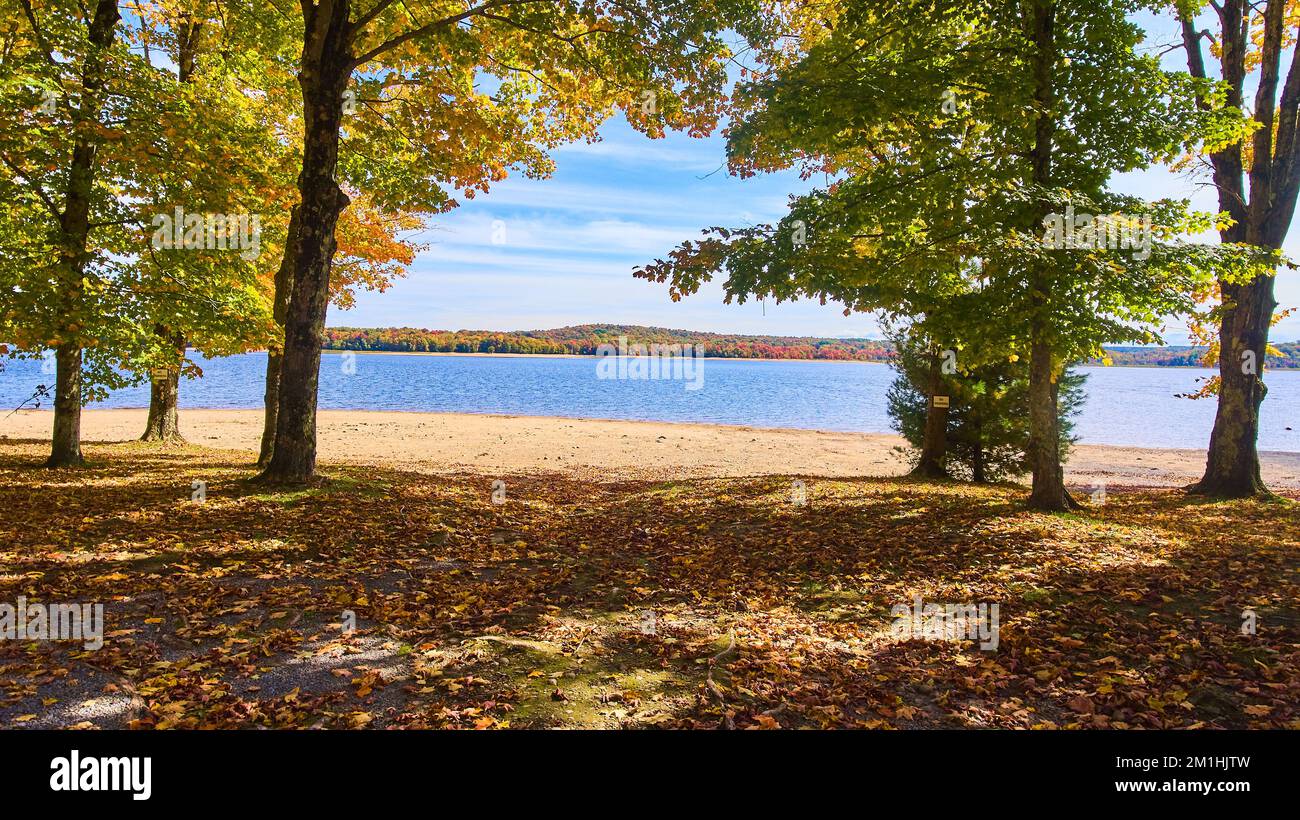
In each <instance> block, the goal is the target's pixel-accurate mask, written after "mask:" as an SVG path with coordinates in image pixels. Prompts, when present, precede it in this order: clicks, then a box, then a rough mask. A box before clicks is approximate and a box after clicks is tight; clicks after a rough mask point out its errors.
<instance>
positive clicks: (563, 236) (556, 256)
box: [328, 18, 1300, 343]
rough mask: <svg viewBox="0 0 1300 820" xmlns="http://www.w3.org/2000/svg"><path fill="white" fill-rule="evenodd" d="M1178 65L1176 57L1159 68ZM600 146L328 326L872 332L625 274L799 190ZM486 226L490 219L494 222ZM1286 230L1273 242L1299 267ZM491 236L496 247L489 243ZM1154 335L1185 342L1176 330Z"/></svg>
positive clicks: (560, 157)
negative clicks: (671, 291)
mask: <svg viewBox="0 0 1300 820" xmlns="http://www.w3.org/2000/svg"><path fill="white" fill-rule="evenodd" d="M1143 22H1144V24H1145V25H1146V26H1147V29H1148V34H1149V40H1148V45H1149V46H1151V47H1152V48H1160V47H1162V46H1163V45H1167V44H1169V43H1171V42H1173V41H1174V40H1173V38H1174V36H1175V33H1176V29H1175V28H1174V26H1173V25H1172V24H1171V22H1170V21H1164V22H1156V21H1154V20H1153V19H1150V18H1148V19H1146V20H1144V21H1143ZM1171 58H1172V60H1174V61H1175V62H1173V63H1171V67H1177V63H1176V60H1178V59H1181V58H1182V52H1181V51H1178V52H1175V53H1173V54H1172V55H1170V57H1169V58H1166V59H1167V60H1168V59H1171ZM601 136H602V141H600V142H597V143H594V144H575V145H569V146H565V147H562V148H560V149H557V150H556V152H555V153H554V157H555V160H556V170H555V173H554V174H553V175H552V176H551V177H550V178H548V179H544V180H529V179H525V178H523V177H512V178H510V179H508V180H506V181H505V182H503V183H500V184H498V185H497V186H496V187H494V188H493V189H492V191H491V192H490V193H489V194H487V195H486V196H480V197H479V198H477V199H475V200H468V201H462V205H461V207H460V208H457V209H456V210H455V211H453V212H451V213H449V214H445V215H442V216H439V217H437V218H435V219H433V220H431V221H430V222H429V230H427V231H425V232H423V234H422V235H421V236H420V237H419V238H420V240H421V241H422V242H425V243H428V245H429V248H428V249H427V250H426V251H424V252H423V253H421V254H420V255H419V257H418V258H417V259H416V261H415V263H414V264H413V265H412V266H411V269H410V271H409V273H408V275H407V276H406V277H405V278H403V279H400V280H397V281H396V282H395V283H394V284H393V286H392V287H391V288H390V289H389V290H388V291H387V292H385V293H382V294H380V293H361V294H359V295H358V297H357V303H356V307H354V308H353V309H352V310H350V311H341V310H338V309H336V308H331V310H330V314H329V318H328V323H329V325H331V326H334V327H338V326H353V327H388V326H412V327H425V328H430V329H438V330H458V329H474V330H533V329H543V328H553V327H561V326H564V325H574V324H586V323H596V322H608V323H614V324H640V325H655V326H659V327H672V328H684V329H688V330H703V331H713V332H719V333H751V334H771V335H797V336H872V337H875V336H879V331H878V329H877V327H876V324H875V322H874V321H872V319H871V317H870V316H869V315H865V314H857V315H854V316H849V317H845V316H844V315H843V313H842V309H841V308H840V307H839V306H837V305H834V304H828V305H826V306H822V305H819V304H817V303H816V302H813V301H800V302H793V303H789V302H787V303H785V304H781V305H776V304H772V303H770V302H769V303H768V304H766V305H762V304H760V303H757V302H748V303H746V304H744V305H737V304H732V305H725V304H723V302H722V290H721V288H720V287H719V286H718V285H716V284H710V285H708V286H706V287H704V288H702V289H701V291H700V292H699V293H698V294H696V295H695V296H690V297H686V298H685V299H683V300H682V301H681V302H677V303H673V302H672V301H671V300H669V298H668V292H667V286H666V285H658V284H654V283H650V282H646V281H644V280H641V279H634V278H633V277H632V270H633V268H634V267H636V266H637V265H641V264H644V263H646V262H649V261H651V260H653V259H654V258H656V257H662V256H664V255H665V254H667V253H668V252H669V251H670V250H671V249H672V248H673V247H674V246H676V245H677V244H678V243H679V242H681V241H682V240H684V239H692V238H696V237H698V236H700V231H701V229H703V228H706V227H709V226H712V225H723V226H738V225H744V224H750V223H753V222H759V221H773V220H776V219H778V218H780V216H781V215H782V214H783V213H784V211H785V204H786V201H787V197H788V195H789V194H790V193H792V192H798V191H802V190H805V189H806V187H807V185H808V183H803V182H801V181H800V180H799V179H798V177H797V175H795V174H792V173H783V174H771V175H764V176H760V177H754V178H750V179H747V180H740V179H736V178H734V177H731V176H729V175H728V174H727V172H726V168H725V164H724V163H725V147H724V140H723V139H722V138H721V136H719V135H714V136H712V137H709V138H705V139H691V138H689V137H685V136H683V135H680V134H669V135H668V136H667V137H666V138H664V139H661V140H650V139H648V138H646V137H643V136H641V135H640V134H638V133H636V132H635V131H633V130H632V129H631V128H630V127H628V126H627V124H626V123H625V122H624V121H623V120H622V118H621V117H620V118H617V119H616V120H611V121H609V122H608V123H606V124H605V126H604V127H603V128H602V129H601ZM1203 182H1204V180H1201V181H1199V182H1198V180H1196V179H1193V178H1190V177H1188V176H1187V175H1185V174H1177V175H1176V174H1173V173H1171V172H1169V171H1168V170H1166V169H1152V170H1148V171H1144V172H1141V173H1136V174H1128V175H1124V176H1122V177H1118V178H1116V179H1115V180H1114V186H1115V187H1116V188H1117V189H1119V190H1121V191H1124V192H1126V193H1132V194H1136V195H1139V196H1143V197H1146V198H1152V199H1154V198H1158V197H1163V196H1177V197H1191V198H1192V201H1193V205H1194V206H1195V207H1198V208H1201V209H1204V210H1217V207H1216V203H1215V200H1214V196H1213V192H1212V191H1210V190H1209V189H1207V188H1206V187H1205V186H1204V185H1203V184H1201V183H1203ZM498 221H499V222H498ZM1296 235H1297V232H1296V231H1294V230H1293V231H1292V238H1290V239H1289V240H1288V242H1287V243H1286V248H1285V249H1286V251H1287V252H1288V253H1290V254H1291V255H1292V257H1300V241H1298V240H1297V238H1296ZM494 240H496V241H494ZM1298 280H1300V274H1297V273H1291V272H1283V273H1282V274H1281V275H1280V276H1279V278H1278V284H1277V292H1278V301H1279V302H1280V303H1281V305H1282V306H1283V307H1287V306H1292V305H1298V304H1300V281H1298ZM1273 335H1274V338H1275V339H1276V340H1278V341H1293V340H1297V339H1300V316H1297V317H1293V318H1291V319H1288V320H1287V321H1285V322H1283V323H1282V324H1280V325H1278V326H1277V327H1276V328H1275V329H1274V334H1273ZM1166 339H1167V340H1168V341H1169V342H1171V343H1179V342H1185V341H1186V334H1185V332H1184V331H1183V330H1182V328H1181V326H1179V325H1178V324H1177V323H1175V324H1174V325H1172V326H1170V327H1169V328H1168V331H1167V333H1166Z"/></svg>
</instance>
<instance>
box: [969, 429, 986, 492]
mask: <svg viewBox="0 0 1300 820" xmlns="http://www.w3.org/2000/svg"><path fill="white" fill-rule="evenodd" d="M971 424H972V426H973V427H974V428H975V430H974V432H975V444H974V448H973V449H972V450H971V465H970V471H971V481H974V482H975V483H976V484H983V483H984V482H985V481H987V480H988V475H987V473H986V471H985V467H984V422H983V421H982V420H981V419H980V418H979V417H978V416H977V417H975V418H973V419H972V421H971Z"/></svg>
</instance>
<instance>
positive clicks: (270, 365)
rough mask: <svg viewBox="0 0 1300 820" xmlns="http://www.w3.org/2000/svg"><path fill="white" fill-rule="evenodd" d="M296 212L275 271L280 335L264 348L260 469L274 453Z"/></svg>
mask: <svg viewBox="0 0 1300 820" xmlns="http://www.w3.org/2000/svg"><path fill="white" fill-rule="evenodd" d="M299 213H300V208H299V207H298V206H297V205H294V206H293V210H292V211H291V212H290V214H289V229H288V231H287V232H286V233H285V241H284V258H283V259H281V260H280V268H279V270H277V271H276V273H275V293H274V295H273V296H272V299H273V304H272V316H273V318H274V319H275V324H276V327H277V328H279V337H280V338H279V339H278V340H277V341H276V342H275V343H273V344H271V345H270V346H269V347H268V348H267V350H266V391H265V394H264V396H263V407H264V408H265V411H264V414H263V419H262V446H261V450H260V452H259V453H258V456H257V466H258V467H260V468H262V469H266V467H267V466H268V465H269V464H270V463H271V454H272V453H274V452H275V431H276V426H277V424H278V421H279V418H280V366H281V363H282V362H283V359H284V356H283V350H284V323H285V317H286V316H287V315H288V311H289V297H290V295H291V292H292V290H293V266H294V260H296V259H297V249H296V242H297V239H298V219H299V217H298V214H299Z"/></svg>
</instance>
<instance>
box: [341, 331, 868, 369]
mask: <svg viewBox="0 0 1300 820" xmlns="http://www.w3.org/2000/svg"><path fill="white" fill-rule="evenodd" d="M619 337H625V338H626V339H627V342H628V344H682V345H686V344H689V345H703V346H704V355H705V356H713V357H717V358H725V359H839V360H845V361H849V360H856V361H872V362H876V361H888V360H889V359H890V358H891V357H892V356H893V351H892V350H891V348H890V345H889V343H888V342H881V341H876V340H873V339H812V338H808V337H803V336H732V335H727V334H722V333H694V332H691V331H687V330H668V329H666V328H662V327H642V326H639V325H578V326H576V327H561V328H556V329H555V330H526V331H515V332H510V333H501V332H497V331H488V330H457V331H448V330H421V329H416V328H409V327H395V328H347V327H336V328H327V329H326V331H325V347H326V349H330V350H388V351H398V352H411V353H568V354H574V355H586V356H591V355H595V353H596V349H597V348H598V347H599V346H600V345H602V344H611V345H617V344H618V341H619Z"/></svg>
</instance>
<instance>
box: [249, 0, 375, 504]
mask: <svg viewBox="0 0 1300 820" xmlns="http://www.w3.org/2000/svg"><path fill="white" fill-rule="evenodd" d="M306 32H307V33H306V37H305V38H304V46H303V55H302V67H301V71H300V72H299V75H298V82H299V84H300V85H301V86H302V94H303V120H304V122H303V128H304V140H303V162H302V172H301V174H300V175H299V177H298V191H299V193H300V195H301V200H300V210H299V224H298V230H297V236H296V237H295V240H294V242H293V247H292V249H291V252H292V253H293V258H294V265H293V286H292V288H291V291H290V297H289V305H288V309H287V311H286V313H285V323H284V354H283V358H282V360H281V362H280V379H279V388H278V391H279V410H278V411H277V413H276V427H275V443H274V445H273V449H272V453H271V460H270V463H268V464H267V466H266V469H265V470H263V471H262V474H261V475H260V476H259V479H260V480H262V481H266V482H271V483H286V484H300V483H304V482H307V481H310V480H311V479H312V478H313V477H314V475H315V471H316V391H317V385H318V381H319V378H320V356H321V352H320V351H321V343H322V341H323V338H324V329H325V312H326V310H327V308H328V307H329V277H330V266H331V264H332V263H333V259H334V250H335V238H334V229H335V226H336V225H337V223H338V218H339V214H341V213H342V212H343V209H344V208H346V207H347V206H348V202H349V200H348V197H347V195H346V194H344V193H343V191H342V189H341V188H339V185H338V182H336V181H335V170H336V167H337V165H338V154H339V127H340V125H341V122H342V118H343V94H344V91H346V89H347V83H348V79H349V78H350V77H351V74H352V56H351V53H350V49H351V43H350V37H351V33H350V26H349V25H348V2H347V0H335V1H334V2H332V3H324V2H322V3H319V4H317V5H316V6H314V11H313V13H312V15H311V18H310V19H309V20H308V23H307V28H306Z"/></svg>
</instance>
